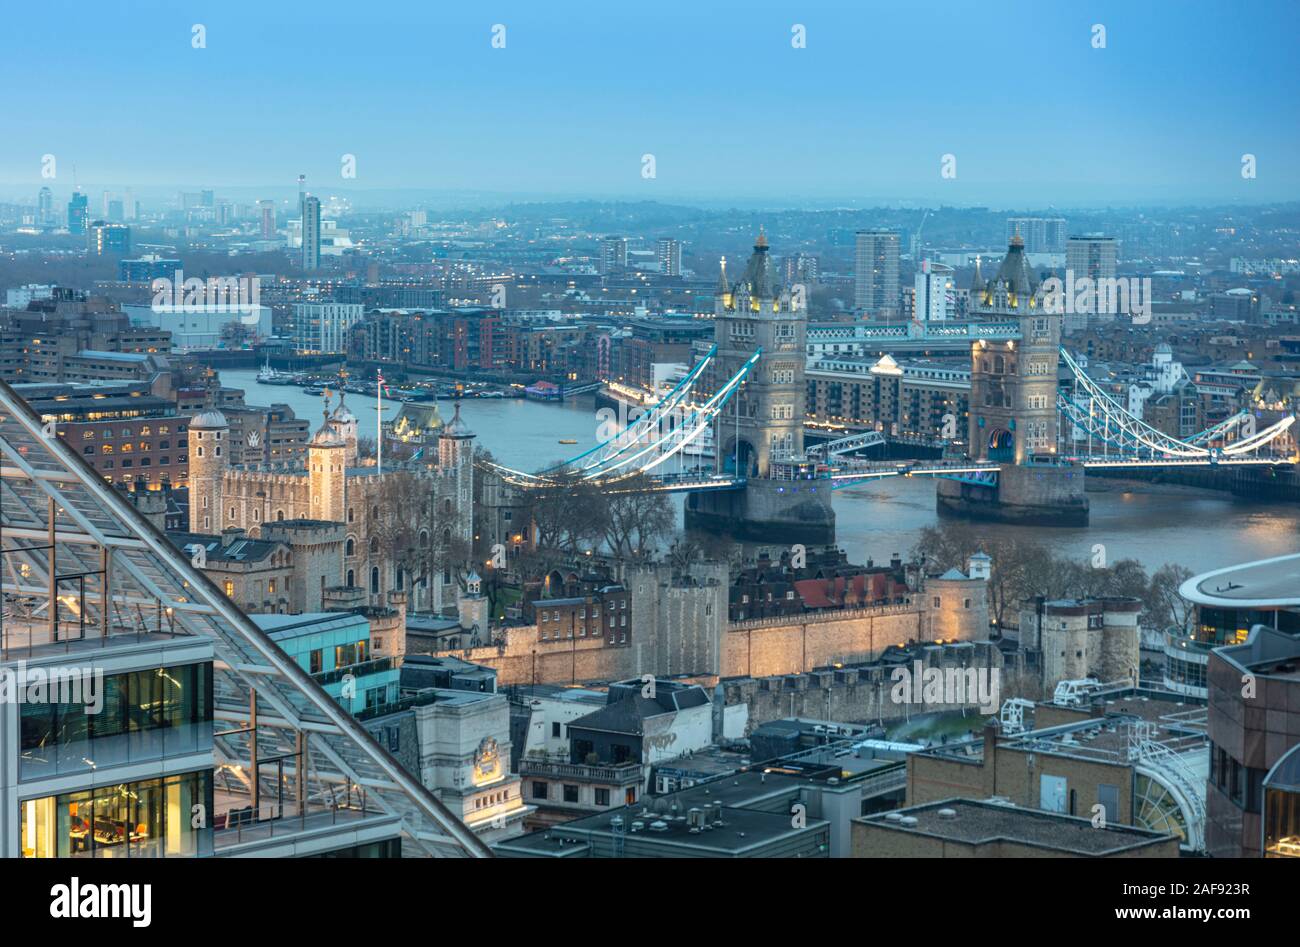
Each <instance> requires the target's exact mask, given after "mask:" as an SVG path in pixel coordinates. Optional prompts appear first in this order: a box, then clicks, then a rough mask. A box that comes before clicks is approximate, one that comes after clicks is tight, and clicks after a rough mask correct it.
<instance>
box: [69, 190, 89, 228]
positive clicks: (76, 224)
mask: <svg viewBox="0 0 1300 947" xmlns="http://www.w3.org/2000/svg"><path fill="white" fill-rule="evenodd" d="M89 222H90V198H88V197H86V195H85V194H83V193H82V192H81V191H77V192H75V193H74V194H73V195H72V200H70V201H68V233H71V234H83V233H85V232H86V225H87V224H88V223H89Z"/></svg>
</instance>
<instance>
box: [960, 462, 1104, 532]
mask: <svg viewBox="0 0 1300 947" xmlns="http://www.w3.org/2000/svg"><path fill="white" fill-rule="evenodd" d="M935 486H936V490H935V501H936V504H937V507H938V509H939V512H940V513H950V514H953V515H955V516H966V517H969V518H971V519H980V520H990V521H993V522H998V523H1018V524H1021V525H1024V526H1087V525H1088V497H1087V495H1086V494H1085V493H1084V469H1083V468H1082V467H1075V466H1069V465H1064V464H1062V465H1055V464H1027V465H1023V466H1022V465H1018V464H1001V465H1000V466H999V468H998V482H997V485H996V486H984V485H982V484H972V483H961V482H959V481H956V480H948V479H944V478H938V479H937V481H936V484H935Z"/></svg>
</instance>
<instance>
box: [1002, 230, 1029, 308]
mask: <svg viewBox="0 0 1300 947" xmlns="http://www.w3.org/2000/svg"><path fill="white" fill-rule="evenodd" d="M993 282H994V283H995V284H997V283H1000V284H1002V287H1003V289H1005V290H1006V291H1007V292H1008V293H1015V294H1016V295H1017V296H1023V297H1025V298H1026V299H1027V298H1029V297H1030V296H1032V295H1033V294H1034V293H1035V291H1037V289H1038V277H1036V276H1035V275H1034V271H1033V269H1032V268H1031V267H1030V266H1029V259H1028V257H1026V256H1025V241H1024V239H1023V238H1022V237H1020V235H1018V234H1017V235H1016V236H1014V237H1012V238H1011V242H1010V243H1009V244H1008V245H1007V255H1006V256H1004V257H1003V258H1002V265H1001V266H1000V267H998V275H997V276H995V277H993Z"/></svg>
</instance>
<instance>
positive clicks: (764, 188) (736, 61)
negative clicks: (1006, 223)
mask: <svg viewBox="0 0 1300 947" xmlns="http://www.w3.org/2000/svg"><path fill="white" fill-rule="evenodd" d="M194 23H201V24H203V25H204V26H205V27H206V31H207V48H206V49H194V48H192V46H191V25H192V24H194ZM497 23H500V24H504V25H505V27H506V47H505V48H504V49H493V48H492V46H491V38H492V33H491V29H492V26H493V24H497ZM796 23H798V24H803V25H804V26H805V27H806V30H807V48H805V49H794V48H792V46H791V26H792V25H793V24H796ZM1096 23H1100V24H1103V25H1104V26H1105V28H1106V48H1105V49H1095V48H1093V46H1092V43H1091V39H1092V25H1093V24H1096ZM1297 35H1300V4H1298V3H1296V2H1294V0H1277V2H1273V0H1233V2H1202V0H1178V2H1175V0H1146V2H1135V0H1124V2H1108V0H1106V2H1103V0H1082V2H1079V0H1072V2H1065V0H1034V2H1019V0H997V2H994V0H989V2H985V3H974V2H958V0H939V2H925V3H912V2H905V0H899V2H893V3H879V2H875V0H852V2H827V0H823V2H802V3H801V2H794V3H791V2H786V3H777V2H763V0H757V2H744V3H741V2H725V0H723V2H710V0H704V2H701V0H693V2H681V0H654V2H644V0H632V2H614V0H605V2H600V3H596V2H591V3H576V2H565V0H552V2H539V0H530V2H524V3H515V2H507V3H492V2H486V3H485V2H483V0H473V2H462V3H455V4H450V3H445V2H437V0H421V2H398V0H367V2H354V0H349V2H338V0H319V2H313V3H296V2H295V3H286V2H281V0H263V2H260V3H249V2H244V0H220V2H198V3H183V2H177V0H166V2H153V0H134V2H102V3H94V4H92V3H89V2H79V3H62V2H47V3H43V4H36V3H22V4H7V5H6V6H5V8H4V10H3V13H0V82H3V87H4V88H5V90H6V94H5V97H4V106H3V110H2V111H0V121H2V123H3V132H4V133H3V135H0V190H2V191H4V192H5V193H8V194H10V195H12V196H18V195H21V194H24V193H28V192H30V193H31V194H34V193H35V191H36V189H37V188H39V187H40V186H41V184H42V183H48V182H45V181H42V180H41V179H40V159H41V155H43V154H46V153H49V154H54V155H55V156H56V157H57V159H58V161H59V165H58V167H59V179H58V181H57V183H56V184H55V185H54V188H55V192H56V194H61V193H63V192H65V191H66V190H67V189H69V188H70V185H71V167H72V165H73V164H75V165H76V168H77V175H78V181H79V182H80V183H81V184H82V185H83V186H85V187H87V188H88V189H89V190H91V191H92V193H93V192H95V191H96V190H98V189H100V188H112V189H121V188H123V187H127V186H131V187H134V188H135V189H136V190H137V193H141V192H146V191H147V190H148V189H149V188H150V187H156V188H160V189H162V188H176V187H198V186H213V187H216V188H218V189H219V190H220V189H221V188H222V187H235V186H244V187H250V188H259V187H266V186H271V185H276V186H281V187H287V188H292V187H293V182H294V180H295V178H296V175H297V174H298V172H299V171H304V172H305V173H307V175H308V179H309V186H310V187H311V189H312V190H316V191H320V192H325V191H328V190H331V189H336V190H354V191H360V190H363V189H375V188H428V189H434V190H439V191H461V190H473V191H478V192H491V193H497V194H507V195H518V196H555V197H573V196H589V197H598V198H603V197H620V198H644V199H649V200H728V199H756V200H763V201H767V202H771V203H773V204H782V205H795V204H797V203H798V201H800V200H802V199H807V200H820V201H842V202H844V203H850V202H851V203H864V202H867V203H869V202H872V201H874V200H891V201H892V200H906V199H915V200H924V201H940V200H941V201H944V202H946V203H957V204H976V203H979V204H982V203H988V204H992V205H994V206H1012V205H1016V206H1028V205H1030V204H1039V205H1047V204H1049V203H1054V204H1056V205H1058V206H1071V205H1079V204H1086V203H1133V202H1138V201H1166V200H1172V201H1182V200H1188V201H1201V200H1240V201H1249V202H1255V201H1267V200H1281V199H1294V198H1300V121H1298V119H1300V99H1298V95H1300V65H1298V64H1297V60H1296V56H1295V51H1294V42H1295V38H1296V36H1297ZM646 153H649V154H653V155H654V156H655V164H656V177H655V178H654V179H652V180H647V179H645V178H643V177H642V175H641V167H642V165H641V156H642V155H643V154H646ZM1244 153H1252V154H1254V155H1256V157H1257V162H1258V177H1257V178H1256V179H1255V180H1253V181H1244V180H1243V179H1242V177H1241V173H1240V169H1241V156H1242V155H1243V154H1244ZM344 154H354V155H355V156H356V161H357V165H356V167H357V177H356V179H355V180H352V181H344V180H343V179H342V178H341V176H340V166H341V156H342V155H344ZM944 154H952V155H955V156H956V169H957V177H956V178H955V179H954V180H945V179H943V178H941V176H940V162H941V158H942V156H943V155H944Z"/></svg>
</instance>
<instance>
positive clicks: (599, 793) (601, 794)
mask: <svg viewBox="0 0 1300 947" xmlns="http://www.w3.org/2000/svg"><path fill="white" fill-rule="evenodd" d="M596 805H598V806H607V805H609V790H608V789H599V788H598V789H597V790H596Z"/></svg>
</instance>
